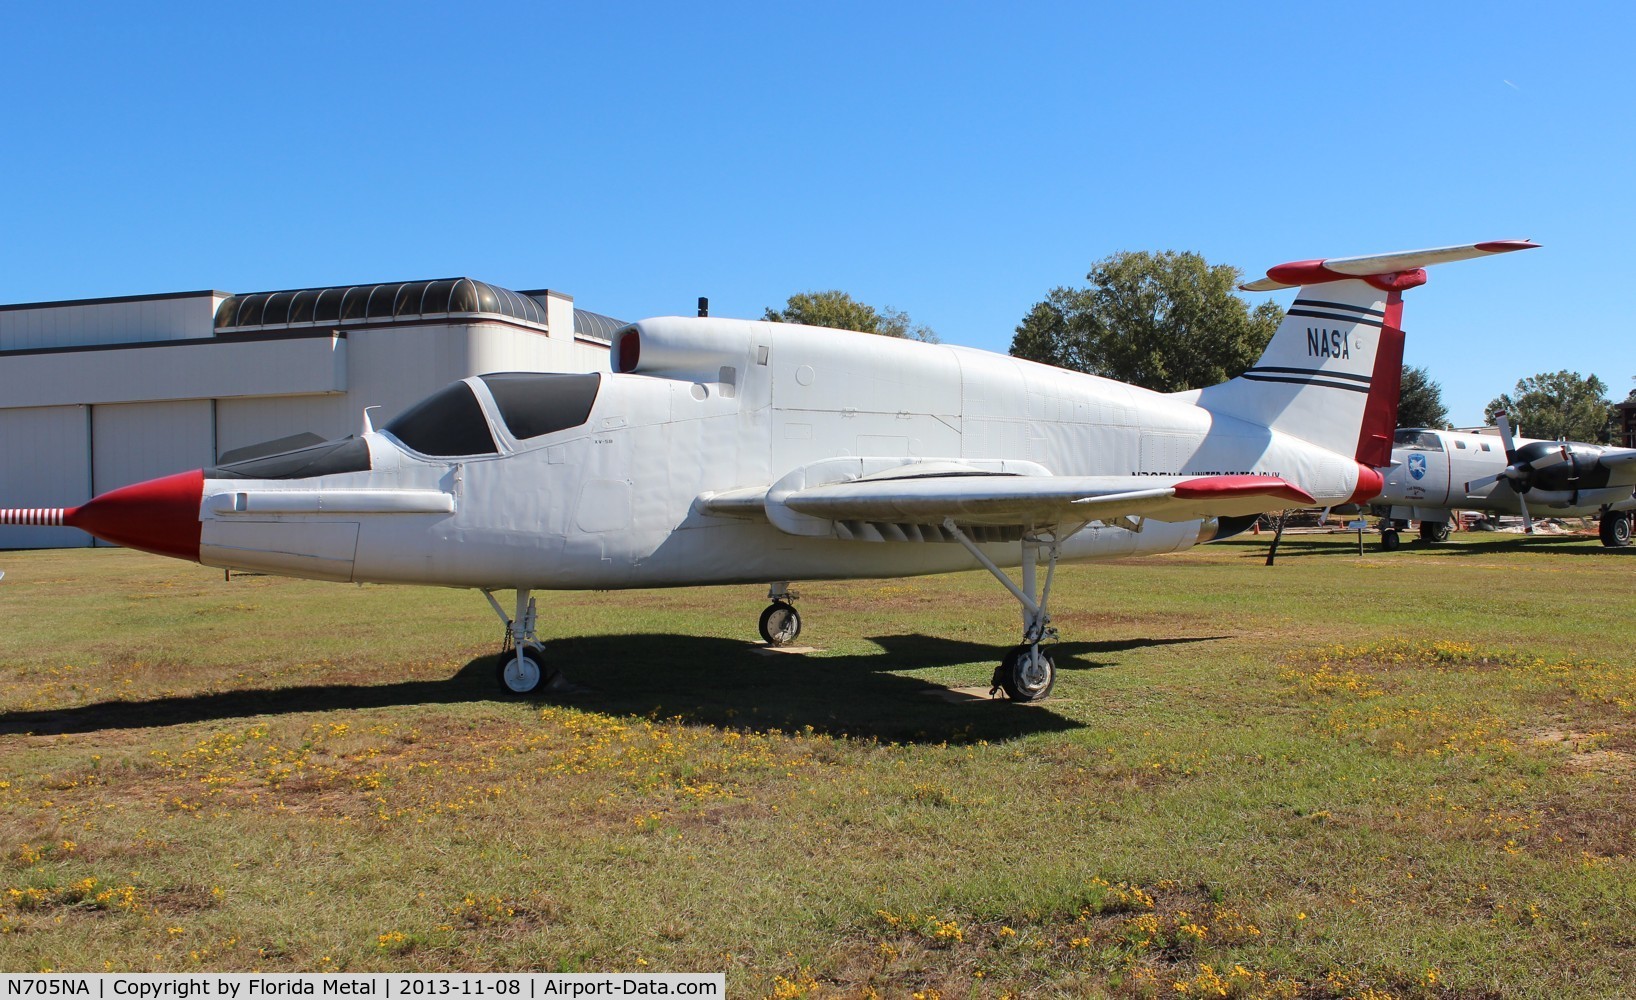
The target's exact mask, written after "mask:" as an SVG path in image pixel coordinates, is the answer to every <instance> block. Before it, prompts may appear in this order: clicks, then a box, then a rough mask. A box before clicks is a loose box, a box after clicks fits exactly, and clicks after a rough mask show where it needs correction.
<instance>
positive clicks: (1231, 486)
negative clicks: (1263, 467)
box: [1173, 475, 1318, 505]
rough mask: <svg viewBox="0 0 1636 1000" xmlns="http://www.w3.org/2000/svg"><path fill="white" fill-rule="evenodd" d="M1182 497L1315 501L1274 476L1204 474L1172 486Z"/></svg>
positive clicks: (1308, 502)
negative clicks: (1253, 497) (1249, 497)
mask: <svg viewBox="0 0 1636 1000" xmlns="http://www.w3.org/2000/svg"><path fill="white" fill-rule="evenodd" d="M1173 488H1174V489H1175V491H1176V496H1178V497H1181V498H1182V499H1184V500H1225V499H1228V498H1230V497H1246V496H1265V497H1275V498H1277V499H1279V500H1289V501H1291V502H1293V503H1298V504H1303V505H1310V504H1316V503H1317V502H1318V501H1317V500H1315V499H1313V497H1312V494H1310V493H1308V492H1307V491H1306V490H1303V489H1302V488H1301V487H1299V486H1297V485H1295V484H1294V483H1292V482H1290V481H1289V480H1287V479H1281V478H1279V477H1278V476H1256V475H1241V476H1206V477H1204V478H1202V479H1187V480H1183V481H1182V482H1179V483H1177V484H1176V485H1175V487H1173Z"/></svg>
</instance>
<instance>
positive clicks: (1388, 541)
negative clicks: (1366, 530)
mask: <svg viewBox="0 0 1636 1000" xmlns="http://www.w3.org/2000/svg"><path fill="white" fill-rule="evenodd" d="M1399 544H1401V543H1400V542H1399V540H1398V537H1397V532H1396V531H1395V530H1393V529H1391V528H1388V529H1386V530H1385V531H1383V532H1381V533H1380V547H1381V548H1383V549H1385V550H1386V551H1387V552H1390V551H1392V550H1393V549H1395V548H1397V547H1398V545H1399Z"/></svg>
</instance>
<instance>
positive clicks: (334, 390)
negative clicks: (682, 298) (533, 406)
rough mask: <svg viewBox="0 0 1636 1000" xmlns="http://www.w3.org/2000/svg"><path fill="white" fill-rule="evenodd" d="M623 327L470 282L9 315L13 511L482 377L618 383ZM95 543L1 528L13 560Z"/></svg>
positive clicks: (5, 401) (6, 464) (387, 414)
mask: <svg viewBox="0 0 1636 1000" xmlns="http://www.w3.org/2000/svg"><path fill="white" fill-rule="evenodd" d="M621 325H622V324H621V323H619V322H618V321H616V320H613V319H610V318H608V317H606V316H601V315H598V314H596V313H589V312H585V311H584V310H580V309H575V308H574V300H573V299H572V298H571V297H570V296H567V295H564V294H562V293H560V292H554V291H549V290H545V289H541V290H537V291H531V292H513V291H510V290H508V289H505V288H500V287H498V286H495V285H491V284H488V283H486V282H482V281H477V280H474V279H472V278H444V279H439V280H434V281H408V282H390V283H386V284H379V285H351V286H341V287H335V288H304V289H291V290H287V291H278V292H255V293H252V294H248V295H234V294H230V293H228V292H217V291H201V292H176V293H172V294H168V295H142V296H128V297H122V298H110V299H81V300H75V301H69V302H32V303H24V304H21V305H0V498H3V502H4V503H5V505H6V506H8V507H68V506H74V505H76V504H80V503H84V502H85V501H86V500H88V499H90V498H91V497H93V496H95V495H97V494H99V493H105V492H107V491H108V490H111V489H114V488H116V487H119V486H124V485H126V484H128V483H134V482H139V481H141V480H144V479H152V478H154V477H156V476H162V475H167V474H169V473H172V472H182V471H186V470H188V469H197V468H208V467H210V466H214V465H219V464H223V463H226V462H231V461H238V460H240V459H244V458H251V457H255V456H256V455H263V454H272V453H275V452H278V451H285V450H289V449H290V448H294V447H299V446H301V445H303V444H310V443H314V442H315V441H316V440H328V439H331V438H340V437H345V436H346V435H348V434H356V433H357V432H358V430H359V429H360V427H361V426H362V424H363V416H364V408H365V407H369V408H370V419H371V420H372V421H373V423H374V424H375V426H380V425H382V424H384V423H385V422H386V421H388V420H390V419H391V418H392V417H393V416H395V415H396V414H397V413H398V412H399V411H401V410H403V409H404V408H406V407H407V406H408V405H409V404H411V403H414V402H416V401H417V400H419V399H421V398H422V397H424V396H427V395H429V394H431V393H432V392H434V391H435V390H437V389H439V388H441V387H442V386H444V385H446V384H447V383H449V382H453V381H455V380H457V379H462V378H465V377H467V376H470V375H480V374H484V373H487V372H503V371H563V372H584V371H607V370H608V343H609V336H610V335H611V334H612V333H613V331H614V330H616V329H618V328H619V327H620V326H621ZM89 544H91V539H90V538H89V536H87V535H85V534H84V533H82V532H79V531H76V530H74V529H71V528H37V527H27V528H19V527H0V548H25V547H26V548H45V547H67V546H84V545H89Z"/></svg>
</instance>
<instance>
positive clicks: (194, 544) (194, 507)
mask: <svg viewBox="0 0 1636 1000" xmlns="http://www.w3.org/2000/svg"><path fill="white" fill-rule="evenodd" d="M203 499H204V470H202V469H194V470H193V471H192V472H179V473H177V474H176V475H174V476H165V477H164V478H162V479H150V480H148V481H147V482H143V483H133V484H131V485H130V486H122V487H120V488H119V489H117V490H109V491H108V492H107V493H104V494H102V495H101V496H98V497H96V498H94V499H92V500H90V501H87V502H86V503H84V504H82V505H80V506H78V507H70V508H69V509H67V510H65V511H63V524H65V525H67V526H69V527H71V528H78V529H80V530H81V531H84V532H87V533H89V534H92V535H95V536H97V537H98V538H100V539H102V540H103V541H105V542H113V543H114V544H115V545H126V546H129V547H130V548H133V549H141V550H142V551H144V552H153V553H156V554H158V555H162V556H174V557H175V558H177V559H187V560H190V561H192V562H198V561H199V504H200V502H201V501H202V500H203Z"/></svg>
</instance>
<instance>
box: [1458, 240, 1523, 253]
mask: <svg viewBox="0 0 1636 1000" xmlns="http://www.w3.org/2000/svg"><path fill="white" fill-rule="evenodd" d="M1472 245H1473V246H1475V247H1476V248H1477V249H1479V250H1481V251H1483V252H1484V253H1510V252H1511V251H1513V250H1535V249H1538V248H1539V244H1538V243H1535V242H1534V241H1533V240H1489V241H1488V242H1486V243H1474V244H1472Z"/></svg>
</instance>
